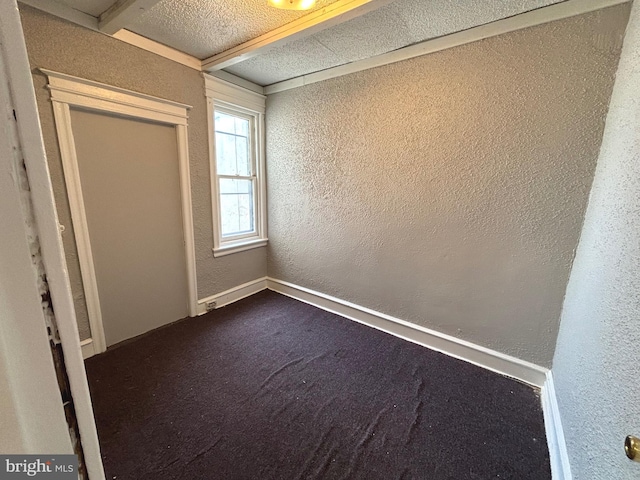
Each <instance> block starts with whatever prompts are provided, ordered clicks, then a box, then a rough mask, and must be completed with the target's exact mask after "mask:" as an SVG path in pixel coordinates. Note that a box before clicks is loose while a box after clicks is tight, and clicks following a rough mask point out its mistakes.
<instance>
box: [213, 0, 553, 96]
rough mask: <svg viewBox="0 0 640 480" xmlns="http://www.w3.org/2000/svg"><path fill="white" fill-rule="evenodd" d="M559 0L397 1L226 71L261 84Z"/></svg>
mask: <svg viewBox="0 0 640 480" xmlns="http://www.w3.org/2000/svg"><path fill="white" fill-rule="evenodd" d="M559 1H563V0H519V1H500V0H493V1H488V0H484V1H479V0H455V1H452V0H396V1H395V2H393V3H391V4H389V5H387V6H385V7H382V8H379V9H378V10H375V11H373V12H370V13H367V14H365V15H363V16H361V17H358V18H355V19H353V20H349V21H347V22H345V23H342V24H340V25H337V26H335V27H331V28H328V29H326V30H324V31H322V32H320V33H318V34H315V35H312V36H310V37H307V38H304V39H302V40H297V41H293V42H290V43H288V44H286V45H284V46H280V47H276V48H274V49H272V50H270V51H268V52H266V53H264V54H263V55H259V56H256V57H253V58H250V59H248V60H245V61H243V62H241V63H238V64H236V65H233V66H231V67H228V68H225V70H226V71H228V72H230V73H233V74H235V75H238V76H240V77H243V78H246V79H247V80H251V81H252V82H255V83H258V84H259V85H270V84H272V83H276V82H279V81H282V80H287V79H290V78H295V77H298V76H300V75H305V74H308V73H312V72H317V71H320V70H324V69H326V68H329V67H334V66H337V65H344V64H346V63H350V62H354V61H356V60H360V59H363V58H369V57H372V56H374V55H380V54H382V53H387V52H390V51H392V50H396V49H398V48H401V47H405V46H407V45H412V44H414V43H418V42H421V41H424V40H427V39H430V38H435V37H440V36H442V35H446V34H449V33H453V32H458V31H460V30H466V29H468V28H471V27H474V26H477V25H482V24H485V23H489V22H492V21H495V20H499V19H502V18H506V17H510V16H513V15H517V14H519V13H523V12H526V11H529V10H534V9H536V8H540V7H544V6H546V5H550V4H552V3H558V2H559Z"/></svg>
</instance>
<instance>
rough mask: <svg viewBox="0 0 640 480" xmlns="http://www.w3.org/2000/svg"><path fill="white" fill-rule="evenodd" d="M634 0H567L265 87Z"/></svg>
mask: <svg viewBox="0 0 640 480" xmlns="http://www.w3.org/2000/svg"><path fill="white" fill-rule="evenodd" d="M628 1H630V0H567V1H565V2H561V3H556V4H553V5H549V6H547V7H543V8H539V9H537V10H532V11H530V12H525V13H521V14H519V15H515V16H513V17H509V18H504V19H502V20H496V21H495V22H491V23H487V24H485V25H480V26H478V27H473V28H470V29H468V30H463V31H461V32H456V33H452V34H450V35H445V36H442V37H438V38H434V39H431V40H425V41H424V42H420V43H416V44H415V45H411V46H408V47H404V48H400V49H398V50H394V51H392V52H389V53H383V54H381V55H377V56H375V57H370V58H366V59H363V60H358V61H356V62H352V63H348V64H345V65H339V66H337V67H332V68H328V69H326V70H322V71H320V72H315V73H310V74H308V75H302V76H300V77H296V78H292V79H289V80H284V81H282V82H278V83H274V84H271V85H268V86H266V87H264V92H265V94H267V95H270V94H273V93H278V92H283V91H285V90H291V89H292V88H298V87H302V86H304V85H310V84H312V83H316V82H321V81H323V80H328V79H330V78H336V77H341V76H343V75H349V74H350V73H355V72H361V71H363V70H369V69H370V68H376V67H381V66H383V65H389V64H391V63H396V62H401V61H403V60H408V59H410V58H414V57H419V56H422V55H428V54H430V53H435V52H440V51H442V50H447V49H449V48H454V47H458V46H460V45H465V44H468V43H472V42H477V41H479V40H483V39H485V38H490V37H495V36H497V35H502V34H504V33H509V32H513V31H516V30H521V29H524V28H529V27H533V26H536V25H542V24H544V23H549V22H553V21H556V20H561V19H563V18H568V17H573V16H576V15H582V14H584V13H589V12H592V11H595V10H600V9H602V8H607V7H612V6H614V5H619V4H621V3H627V2H628Z"/></svg>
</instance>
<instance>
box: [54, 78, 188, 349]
mask: <svg viewBox="0 0 640 480" xmlns="http://www.w3.org/2000/svg"><path fill="white" fill-rule="evenodd" d="M41 71H42V72H43V73H44V74H45V75H47V77H48V88H49V90H50V91H51V101H52V103H53V112H54V118H55V123H56V130H57V135H58V143H59V145H60V155H61V158H62V165H63V170H64V177H65V183H66V187H67V195H68V198H69V206H70V210H71V219H72V221H73V227H74V228H73V230H74V235H75V240H76V245H77V249H78V260H79V263H80V271H81V276H82V283H83V285H84V292H85V299H86V302H87V310H88V313H89V325H90V328H91V337H92V340H93V348H94V351H95V353H100V352H104V351H105V350H106V341H105V335H104V327H103V323H102V312H101V309H100V298H99V294H98V286H97V281H96V272H95V266H94V262H93V254H92V251H91V242H90V238H89V230H88V224H87V217H86V211H85V206H84V200H83V195H82V185H81V181H80V172H79V168H78V158H77V153H76V147H75V142H74V138H73V131H72V126H71V115H70V107H80V108H82V109H85V110H90V111H94V112H102V113H110V114H115V115H119V116H124V117H130V118H136V119H143V120H151V121H154V122H158V123H162V124H166V125H170V126H175V129H176V134H177V145H178V161H179V170H180V193H181V202H182V229H183V233H184V248H185V257H186V266H187V272H186V275H187V289H188V311H189V316H192V317H193V316H195V315H196V305H197V296H196V295H197V293H196V292H197V285H196V269H195V268H196V267H195V244H194V236H193V215H192V203H191V180H190V173H189V152H188V141H187V119H188V110H189V109H190V108H191V107H190V106H188V105H184V104H181V103H177V102H173V101H170V100H164V99H161V98H157V97H152V96H149V95H144V94H141V93H137V92H133V91H129V90H124V89H121V88H118V87H112V86H110V85H105V84H102V83H98V82H94V81H91V80H85V79H81V78H78V77H73V76H71V75H66V74H63V73H58V72H52V71H49V70H41Z"/></svg>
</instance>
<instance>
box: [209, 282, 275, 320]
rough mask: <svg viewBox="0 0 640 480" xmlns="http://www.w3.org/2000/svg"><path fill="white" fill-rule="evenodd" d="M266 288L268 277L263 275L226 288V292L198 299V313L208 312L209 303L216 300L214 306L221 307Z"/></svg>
mask: <svg viewBox="0 0 640 480" xmlns="http://www.w3.org/2000/svg"><path fill="white" fill-rule="evenodd" d="M266 289H267V277H262V278H258V279H257V280H252V281H250V282H247V283H243V284H242V285H238V286H237V287H233V288H230V289H229V290H225V291H224V292H221V293H217V294H215V295H211V296H209V297H207V298H203V299H201V300H198V307H197V314H198V315H203V314H205V313H207V304H208V303H211V302H215V307H214V308H220V307H224V306H225V305H229V304H230V303H233V302H237V301H238V300H242V299H243V298H245V297H248V296H250V295H253V294H254V293H258V292H260V291H262V290H266Z"/></svg>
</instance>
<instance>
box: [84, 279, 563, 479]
mask: <svg viewBox="0 0 640 480" xmlns="http://www.w3.org/2000/svg"><path fill="white" fill-rule="evenodd" d="M86 369H87V378H88V380H89V387H90V390H91V397H92V402H93V405H94V412H95V418H96V425H97V428H98V436H99V438H100V447H101V452H102V457H103V463H104V467H105V471H106V477H107V479H109V480H112V479H113V478H114V477H116V480H178V479H184V480H296V479H299V480H338V479H345V480H409V479H411V480H445V479H452V480H468V479H474V478H478V479H483V480H484V479H497V478H502V479H514V480H525V479H526V480H549V479H550V478H551V473H550V468H549V457H548V451H547V449H546V441H545V432H544V423H543V419H542V410H541V408H540V399H539V397H538V395H537V392H536V391H535V390H533V389H531V388H530V387H528V386H526V385H523V384H520V383H519V382H517V381H514V380H511V379H508V378H506V377H502V376H500V375H498V374H495V373H493V372H489V371H487V370H484V369H482V368H479V367H477V366H475V365H471V364H468V363H465V362H463V361H460V360H457V359H454V358H451V357H447V356H446V355H444V354H441V353H438V352H435V351H432V350H429V349H426V348H424V347H421V346H419V345H416V344H413V343H411V342H406V341H404V340H401V339H399V338H396V337H393V336H391V335H389V334H386V333H384V332H381V331H378V330H375V329H372V328H369V327H366V326H364V325H361V324H358V323H356V322H353V321H351V320H347V319H344V318H342V317H339V316H337V315H334V314H331V313H328V312H325V311H322V310H320V309H318V308H316V307H314V306H311V305H308V304H304V303H302V302H299V301H297V300H294V299H291V298H288V297H285V296H282V295H280V294H277V293H275V292H270V291H264V292H260V293H258V294H256V295H253V296H251V297H248V298H245V299H243V300H240V301H238V302H236V303H234V304H232V305H229V306H227V307H225V308H222V309H218V310H214V311H213V312H210V313H208V314H206V315H203V316H201V317H197V318H193V319H188V320H186V321H179V322H177V323H175V324H173V325H171V326H168V327H166V328H162V329H159V330H156V331H154V332H151V333H149V334H147V335H144V336H142V337H140V338H137V339H135V340H132V341H131V342H128V343H126V344H123V345H121V346H118V347H117V348H114V349H111V348H110V349H109V350H108V351H107V352H106V353H104V354H100V355H96V356H94V357H92V358H90V359H88V360H87V361H86ZM534 439H535V440H534ZM461 445H463V446H473V448H467V449H466V450H465V454H464V455H460V446H461ZM176 459H178V461H176Z"/></svg>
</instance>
